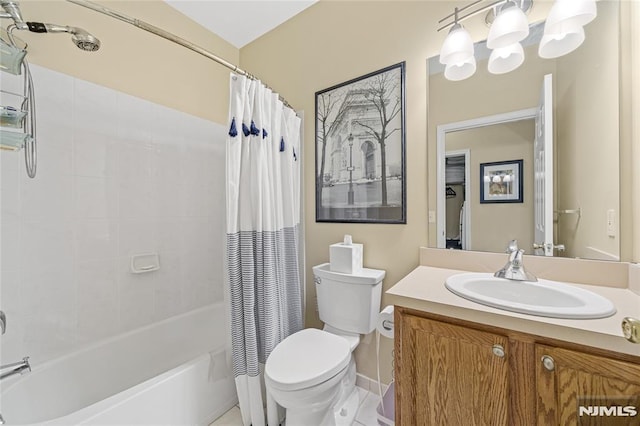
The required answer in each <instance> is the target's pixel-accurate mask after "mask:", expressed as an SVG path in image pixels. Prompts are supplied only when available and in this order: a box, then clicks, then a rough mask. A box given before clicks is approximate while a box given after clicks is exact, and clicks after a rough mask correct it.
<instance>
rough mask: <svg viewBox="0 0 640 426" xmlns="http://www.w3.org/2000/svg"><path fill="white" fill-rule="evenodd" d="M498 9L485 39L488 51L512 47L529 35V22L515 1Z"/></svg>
mask: <svg viewBox="0 0 640 426" xmlns="http://www.w3.org/2000/svg"><path fill="white" fill-rule="evenodd" d="M498 7H499V10H498V13H497V15H496V19H495V20H494V21H493V24H491V27H490V28H489V37H488V38H487V47H488V48H489V49H502V48H505V47H507V46H512V45H513V44H514V43H519V42H521V41H522V40H524V39H525V38H526V37H527V36H528V35H529V21H527V17H526V16H525V14H524V12H523V11H522V9H520V7H518V5H517V4H516V3H515V1H513V0H509V1H507V2H506V3H504V4H503V5H501V6H498Z"/></svg>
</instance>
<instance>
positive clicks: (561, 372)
mask: <svg viewBox="0 0 640 426" xmlns="http://www.w3.org/2000/svg"><path fill="white" fill-rule="evenodd" d="M395 312H396V314H395V315H396V317H395V324H396V330H395V336H396V337H395V380H396V385H395V392H396V395H395V397H396V412H395V414H396V424H397V425H400V426H410V425H416V426H429V425H437V426H444V425H455V426H458V425H465V426H473V425H478V426H486V425H491V426H497V425H523V426H531V425H535V424H537V425H540V426H550V425H576V424H577V404H578V396H579V395H598V396H620V395H625V396H637V397H638V398H640V360H638V359H636V358H635V357H627V356H624V358H633V360H632V361H629V360H624V361H623V360H620V359H612V358H611V357H607V356H603V353H604V352H605V351H601V350H594V351H596V352H598V354H597V355H594V354H590V353H586V352H585V350H588V349H589V348H586V347H580V349H581V350H579V351H578V350H575V347H576V346H577V345H573V344H567V345H568V346H569V347H571V349H568V348H566V347H561V346H560V345H562V342H559V341H552V340H551V339H543V338H539V337H537V336H531V335H528V334H524V333H518V332H513V331H510V330H506V329H500V328H496V327H490V326H485V325H482V324H475V323H470V322H467V321H462V320H457V319H453V318H447V317H442V316H438V315H433V314H428V313H424V312H421V311H414V310H410V309H407V308H402V307H396V309H395ZM550 343H553V344H552V345H551V344H550ZM611 355H612V356H613V357H616V354H611ZM543 357H545V363H543V361H542V360H543ZM638 398H636V399H635V400H634V401H635V403H636V404H637V403H638ZM581 402H582V401H581ZM585 402H586V401H585ZM594 403H597V402H594ZM600 420H602V418H600ZM635 420H638V424H640V412H639V413H638V416H637V418H636V419H635ZM581 424H589V423H587V422H583V423H581ZM593 424H594V425H595V424H602V423H593ZM624 424H627V423H624ZM629 424H633V423H629Z"/></svg>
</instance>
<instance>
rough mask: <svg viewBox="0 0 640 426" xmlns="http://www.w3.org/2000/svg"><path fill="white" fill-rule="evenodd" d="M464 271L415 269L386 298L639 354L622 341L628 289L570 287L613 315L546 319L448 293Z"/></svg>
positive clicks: (635, 298)
mask: <svg viewBox="0 0 640 426" xmlns="http://www.w3.org/2000/svg"><path fill="white" fill-rule="evenodd" d="M465 272H468V271H460V270H454V269H444V268H435V267H431V266H418V267H417V268H416V269H414V270H413V271H412V272H411V273H409V274H408V275H407V276H405V277H404V278H403V279H402V280H400V281H399V282H398V283H397V284H396V285H394V286H393V287H391V288H390V289H389V290H387V292H386V294H388V295H390V296H392V298H391V300H390V301H391V302H392V303H393V304H395V305H398V306H404V307H407V308H413V309H417V310H421V311H426V312H431V313H434V314H439V315H444V316H448V317H453V318H458V319H463V320H467V321H473V322H477V323H481V324H487V325H492V326H495V327H502V328H506V329H510V330H514V331H520V332H523V333H530V334H535V335H538V336H543V337H549V338H554V339H559V340H564V341H568V342H573V343H579V344H583V345H587V346H593V347H597V348H601V349H608V350H611V351H615V352H620V353H626V354H630V355H636V356H640V345H638V344H633V343H631V342H629V341H627V340H626V339H625V338H624V337H623V335H622V329H621V327H620V324H621V322H622V319H623V318H624V317H627V316H635V317H637V316H638V313H639V312H640V296H639V295H637V294H636V293H634V292H632V291H630V290H628V289H624V288H612V287H603V286H594V285H581V284H573V283H571V285H575V286H576V287H580V288H584V289H585V290H589V291H592V292H594V293H597V294H599V295H601V296H603V297H606V298H607V299H609V300H611V302H613V304H614V305H615V306H616V309H617V312H616V314H615V315H613V316H611V317H608V318H602V319H587V320H584V319H581V320H573V319H560V318H547V317H540V316H534V315H527V314H520V313H516V312H510V311H505V310H501V309H496V308H492V307H490V306H485V305H481V304H479V303H475V302H472V301H470V300H467V299H464V298H462V297H460V296H457V295H455V294H453V293H451V292H450V291H449V290H447V288H446V287H445V286H444V282H445V280H446V279H447V278H448V277H449V276H451V275H454V274H460V273H465Z"/></svg>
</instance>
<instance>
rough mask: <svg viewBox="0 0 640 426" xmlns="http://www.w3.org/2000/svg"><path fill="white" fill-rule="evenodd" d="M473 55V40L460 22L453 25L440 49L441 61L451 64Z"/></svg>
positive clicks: (465, 59)
mask: <svg viewBox="0 0 640 426" xmlns="http://www.w3.org/2000/svg"><path fill="white" fill-rule="evenodd" d="M472 56H473V40H471V36H470V35H469V33H468V32H467V30H465V29H464V27H463V26H462V25H460V24H455V25H454V26H453V27H451V30H450V31H449V34H448V35H447V38H445V39H444V43H442V48H441V49H440V63H441V64H445V65H449V64H452V63H460V62H464V61H467V60H468V59H469V58H470V57H472Z"/></svg>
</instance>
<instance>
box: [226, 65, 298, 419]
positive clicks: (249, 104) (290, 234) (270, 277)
mask: <svg viewBox="0 0 640 426" xmlns="http://www.w3.org/2000/svg"><path fill="white" fill-rule="evenodd" d="M230 83H231V84H230V86H231V96H230V107H229V136H228V138H227V268H228V271H227V272H228V281H229V296H230V302H231V346H232V358H233V371H234V375H235V381H236V388H237V392H238V399H239V401H240V410H241V412H242V419H243V423H244V425H245V426H249V425H250V424H252V425H253V426H261V425H264V424H265V414H264V409H263V406H264V403H265V402H266V405H267V412H268V418H269V423H270V424H271V425H272V426H275V425H277V424H278V423H277V421H278V416H277V414H276V413H277V409H276V408H275V407H276V405H275V403H274V402H273V400H272V399H271V398H270V397H269V396H268V395H266V394H265V391H264V378H263V372H264V364H265V362H266V360H267V357H268V356H269V354H270V353H271V351H272V350H273V349H274V348H275V346H276V345H277V344H278V343H280V342H281V341H282V340H283V339H284V338H285V337H287V336H289V335H290V334H292V333H295V332H296V331H299V330H301V329H302V289H301V277H300V270H299V253H300V252H299V249H298V235H299V225H300V162H301V159H300V158H298V154H299V152H300V118H299V117H297V116H296V114H295V112H294V111H293V110H292V109H290V108H288V107H284V106H283V103H282V102H281V101H280V100H279V99H278V95H277V94H275V93H273V92H272V91H271V90H270V89H267V88H266V87H265V86H264V85H262V83H260V82H259V81H256V80H250V79H247V78H246V77H243V76H238V75H234V74H231V81H230Z"/></svg>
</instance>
